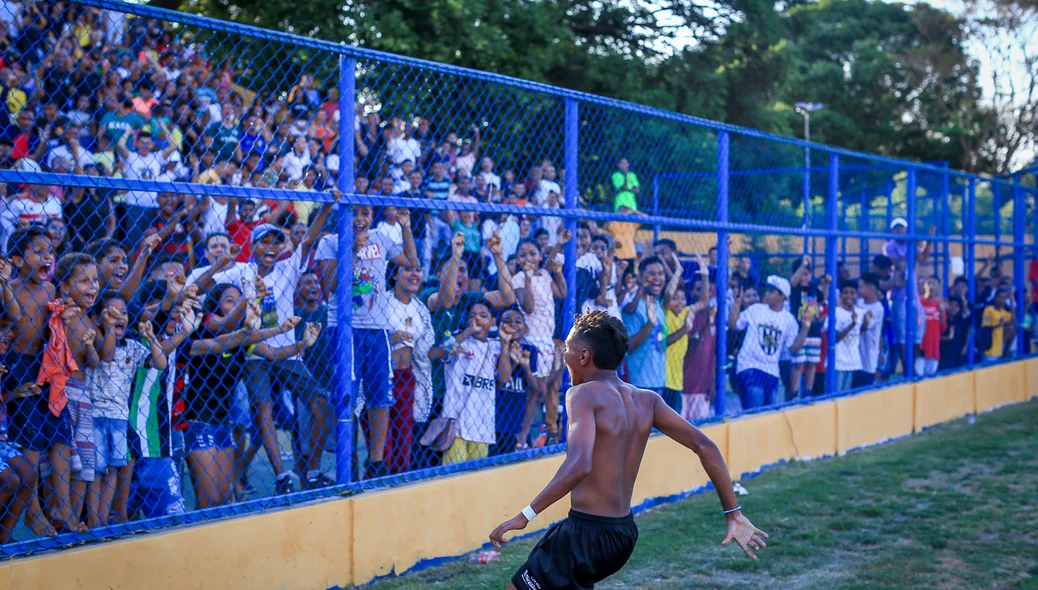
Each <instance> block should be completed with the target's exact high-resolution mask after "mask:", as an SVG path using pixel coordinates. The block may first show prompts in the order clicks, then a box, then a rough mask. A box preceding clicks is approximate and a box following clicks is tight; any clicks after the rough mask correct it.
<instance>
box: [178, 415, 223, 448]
mask: <svg viewBox="0 0 1038 590" xmlns="http://www.w3.org/2000/svg"><path fill="white" fill-rule="evenodd" d="M184 444H185V445H187V452H188V453H191V452H194V451H207V450H209V449H229V448H231V447H233V446H234V438H233V437H232V436H231V429H230V427H228V426H227V425H225V424H208V423H206V422H188V423H187V430H186V431H185V432H184Z"/></svg>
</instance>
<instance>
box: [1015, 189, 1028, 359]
mask: <svg viewBox="0 0 1038 590" xmlns="http://www.w3.org/2000/svg"><path fill="white" fill-rule="evenodd" d="M1026 209H1027V207H1026V205H1025V204H1024V191H1023V189H1022V188H1021V187H1020V177H1019V176H1014V177H1013V288H1014V290H1015V291H1016V314H1017V318H1016V321H1017V323H1018V324H1020V325H1022V324H1023V320H1024V314H1026V313H1027V291H1026V290H1025V289H1024V221H1025V220H1026V219H1027V211H1026ZM1025 336H1026V334H1025V333H1024V330H1023V329H1022V328H1021V329H1018V330H1017V331H1016V353H1017V355H1020V356H1022V355H1023V354H1024V345H1025V341H1024V340H1025Z"/></svg>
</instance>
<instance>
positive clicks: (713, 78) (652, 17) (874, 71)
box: [162, 0, 998, 172]
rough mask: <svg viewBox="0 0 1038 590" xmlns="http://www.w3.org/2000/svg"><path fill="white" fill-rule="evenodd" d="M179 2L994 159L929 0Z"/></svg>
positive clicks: (975, 99) (877, 146)
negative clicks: (801, 111) (982, 150)
mask: <svg viewBox="0 0 1038 590" xmlns="http://www.w3.org/2000/svg"><path fill="white" fill-rule="evenodd" d="M162 1H165V2H173V1H174V0H162ZM181 8H185V9H188V10H192V11H196V12H200V13H203V14H207V15H210V16H215V17H218V18H228V19H232V20H236V21H240V22H246V23H249V24H256V25H260V26H264V27H271V28H275V29H282V30H287V31H292V32H296V33H300V34H304V35H312V36H315V37H320V38H323V39H328V40H331V41H338V42H346V43H354V44H358V45H361V46H363V47H368V48H371V49H378V50H384V51H389V52H393V53H399V54H404V55H409V56H413V57H418V58H424V59H429V60H433V61H438V62H445V63H450V64H455V65H460V66H465V67H471V68H476V69H481V70H489V71H494V72H499V73H502V74H507V75H512V76H517V77H520V78H524V79H528V80H534V81H539V82H546V83H550V84H556V85H561V86H564V87H567V88H572V89H576V90H582V91H587V92H592V93H596V94H603V95H606V96H612V97H616V98H620V99H625V100H630V101H634V102H638V103H642V104H647V105H652V106H658V107H661V108H665V109H670V110H674V111H677V112H681V113H687V114H692V115H697V116H701V117H706V118H710V119H715V120H721V121H726V122H730V123H735V124H739V125H744V126H749V127H754V128H758V129H762V130H765V131H771V132H776V133H780V134H785V135H791V136H796V135H799V134H801V129H802V124H803V121H802V119H801V117H800V115H798V114H797V113H796V112H794V110H793V107H792V105H793V104H794V103H795V102H797V101H812V102H821V103H824V104H825V109H824V110H822V111H820V112H817V113H816V114H815V115H814V117H813V120H812V124H813V125H812V127H813V136H812V139H815V140H818V141H822V142H826V143H830V144H833V145H838V146H842V147H848V148H853V149H860V150H865V151H870V152H877V153H880V154H885V155H891V156H897V157H904V158H909V159H916V160H930V161H932V160H941V161H947V162H949V163H950V165H951V166H952V167H955V168H967V169H971V170H976V171H982V172H983V171H989V170H991V169H992V167H993V161H992V157H991V156H990V155H986V156H985V155H980V156H978V153H977V147H976V146H977V144H978V143H979V142H978V141H977V140H976V138H977V137H978V136H979V134H980V131H981V129H983V128H986V126H989V125H991V124H994V123H996V122H997V121H998V117H997V116H996V114H995V113H994V112H991V111H990V110H988V109H986V108H985V107H984V106H983V105H982V103H981V102H980V100H979V99H980V87H979V84H978V83H977V75H976V73H977V65H976V64H975V63H974V62H973V61H972V60H971V59H970V58H969V57H968V56H967V54H966V52H965V49H964V45H965V41H966V40H965V27H964V25H963V22H962V21H961V20H959V19H958V18H956V17H954V16H952V15H950V14H949V13H947V12H945V11H942V10H940V9H937V8H934V7H931V6H930V5H928V4H924V3H920V4H913V5H904V4H897V3H885V2H879V1H870V0H821V1H818V2H812V1H807V0H794V1H792V2H788V3H775V2H772V1H769V0H722V1H721V2H720V3H717V4H715V5H713V6H712V7H710V8H705V7H701V6H698V5H695V4H692V3H681V2H658V1H657V2H645V1H641V0H626V1H621V0H605V1H602V0H598V1H594V2H592V1H589V0H547V1H536V0H510V1H505V0H377V1H376V0H341V1H339V0H337V1H334V2H333V1H330V0H315V1H313V2H307V3H299V2H294V1H289V0H188V2H187V3H186V4H183V5H181ZM660 9H663V10H660ZM668 10H669V12H667V11H668ZM272 59H273V58H272V57H268V58H267V59H266V61H267V63H271V60H272ZM294 59H298V57H295V58H294ZM331 79H334V78H331ZM285 80H286V83H289V84H290V83H291V77H287V78H285ZM471 100H476V99H475V98H472V99H471ZM484 110H485V109H484ZM488 139H489V138H488Z"/></svg>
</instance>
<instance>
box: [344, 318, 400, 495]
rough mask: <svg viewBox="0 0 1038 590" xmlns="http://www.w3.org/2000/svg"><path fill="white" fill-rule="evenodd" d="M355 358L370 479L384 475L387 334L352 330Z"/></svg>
mask: <svg viewBox="0 0 1038 590" xmlns="http://www.w3.org/2000/svg"><path fill="white" fill-rule="evenodd" d="M353 337H354V342H355V343H356V344H355V352H356V354H355V356H354V357H353V358H355V359H363V364H361V366H360V374H361V376H362V377H361V378H362V379H363V381H364V394H365V398H366V401H367V408H368V409H367V413H368V428H369V436H368V441H367V443H368V471H369V475H370V477H380V476H382V475H386V468H385V464H384V463H383V460H384V459H385V450H386V439H387V437H388V435H389V408H390V406H392V405H393V365H392V362H393V361H392V358H391V354H390V350H391V349H390V345H389V333H388V332H387V331H385V330H354V331H353Z"/></svg>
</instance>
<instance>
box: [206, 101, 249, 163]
mask: <svg viewBox="0 0 1038 590" xmlns="http://www.w3.org/2000/svg"><path fill="white" fill-rule="evenodd" d="M221 109H222V113H221V115H222V116H221V118H220V122H219V123H214V124H212V125H210V126H209V129H207V130H206V135H208V136H210V137H212V138H213V151H214V152H215V155H216V161H217V162H226V161H228V160H232V159H234V158H238V160H241V149H240V144H241V128H240V127H238V125H237V123H235V121H234V113H233V111H232V108H231V105H230V104H229V103H224V104H223V105H222V106H221Z"/></svg>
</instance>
